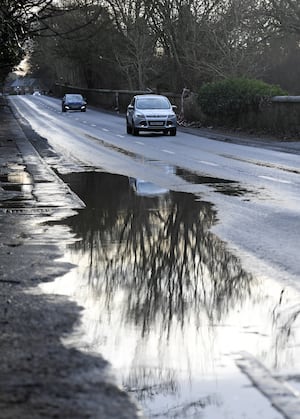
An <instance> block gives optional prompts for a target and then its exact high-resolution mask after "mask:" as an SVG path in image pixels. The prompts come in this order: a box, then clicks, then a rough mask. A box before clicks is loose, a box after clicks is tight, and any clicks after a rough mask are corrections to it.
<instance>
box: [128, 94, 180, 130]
mask: <svg viewBox="0 0 300 419" xmlns="http://www.w3.org/2000/svg"><path fill="white" fill-rule="evenodd" d="M174 109H176V106H174V105H171V103H170V102H169V99H168V98H167V97H166V96H162V95H153V94H151V95H136V96H134V97H133V99H132V101H131V102H130V104H129V106H128V107H127V114H126V128H127V134H133V135H138V134H139V132H140V131H156V132H163V133H164V134H165V135H166V134H168V133H170V135H176V130H177V117H176V114H175V112H174Z"/></svg>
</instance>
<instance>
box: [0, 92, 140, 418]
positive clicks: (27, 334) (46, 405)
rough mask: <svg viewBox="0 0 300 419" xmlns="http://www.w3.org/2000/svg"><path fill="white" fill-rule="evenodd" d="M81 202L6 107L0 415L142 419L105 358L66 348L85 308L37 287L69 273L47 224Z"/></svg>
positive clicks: (0, 216)
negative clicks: (138, 418)
mask: <svg viewBox="0 0 300 419" xmlns="http://www.w3.org/2000/svg"><path fill="white" fill-rule="evenodd" d="M82 205H83V203H82V202H81V201H80V200H79V199H78V198H76V197H75V196H74V195H72V192H71V191H70V190H69V189H68V187H67V186H66V185H65V184H64V183H63V182H61V181H60V180H59V178H58V177H57V176H56V175H55V173H54V172H52V171H51V169H49V168H48V167H47V166H46V165H45V164H44V163H43V160H42V159H41V158H40V157H39V155H38V154H37V152H36V151H35V149H34V148H33V147H32V145H31V144H30V142H29V141H28V139H27V138H26V137H25V135H24V132H23V131H22V129H21V128H20V126H19V125H18V123H17V121H16V119H15V117H14V116H13V114H12V113H11V110H10V108H9V107H8V106H7V104H6V103H4V102H3V100H2V98H1V102H0V307H1V309H0V324H1V333H0V359H1V374H0V418H1V419H9V418H11V419H16V418H22V419H27V418H28V419H29V418H30V419H34V418H124V419H132V418H137V417H141V413H140V411H139V409H138V407H137V406H136V404H135V403H134V402H133V400H131V399H130V397H129V396H128V394H127V393H126V392H125V391H123V390H122V389H120V388H119V387H118V385H117V384H116V382H115V379H114V377H112V376H111V373H110V367H109V365H108V363H107V362H106V361H105V360H104V359H103V358H101V357H100V356H99V355H97V356H92V355H90V354H84V353H82V352H79V351H77V350H75V349H73V348H68V347H66V346H64V345H63V344H62V343H61V338H62V337H63V336H65V335H66V334H68V333H70V332H71V331H72V330H73V328H74V326H75V325H76V323H77V322H78V321H79V316H80V310H81V308H80V307H78V306H77V305H76V304H75V303H74V302H72V301H70V300H67V299H66V298H64V297H62V296H55V295H51V296H47V295H45V294H42V293H41V291H39V289H38V285H39V284H41V283H42V282H47V281H51V280H53V279H54V278H56V277H58V276H61V275H63V274H65V273H66V272H67V271H68V270H69V269H70V268H71V265H70V264H67V263H64V262H62V261H59V258H60V257H62V255H63V249H62V248H60V246H59V237H61V235H64V238H65V239H66V241H69V242H72V240H74V238H73V237H72V236H71V234H70V233H69V232H68V230H66V229H65V227H63V226H51V225H50V224H49V223H48V221H49V218H50V217H51V219H56V220H57V219H60V218H63V217H65V216H67V215H70V214H71V213H72V211H73V210H74V208H80V207H81V206H82Z"/></svg>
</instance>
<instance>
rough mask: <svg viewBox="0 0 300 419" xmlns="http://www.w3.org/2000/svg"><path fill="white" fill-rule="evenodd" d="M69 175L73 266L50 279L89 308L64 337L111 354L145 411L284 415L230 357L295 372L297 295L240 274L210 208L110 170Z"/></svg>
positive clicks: (158, 414) (218, 416)
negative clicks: (77, 205) (290, 305)
mask: <svg viewBox="0 0 300 419" xmlns="http://www.w3.org/2000/svg"><path fill="white" fill-rule="evenodd" d="M63 179H64V181H65V182H66V183H68V184H69V185H70V187H71V188H72V190H73V191H74V192H75V193H76V194H78V195H79V197H80V198H81V199H82V200H83V201H84V202H85V204H86V208H85V209H83V210H80V212H79V213H78V215H76V216H74V217H72V218H69V219H67V220H65V221H64V224H67V225H68V226H69V227H70V228H71V230H72V232H73V233H74V234H75V235H76V237H77V238H78V240H77V241H76V242H75V243H73V244H72V245H70V246H69V248H68V252H67V254H66V256H65V257H66V259H67V260H68V261H71V262H73V263H74V264H76V265H78V268H75V269H74V270H73V271H71V272H70V273H69V274H67V275H66V276H65V277H63V278H61V279H58V280H57V281H55V283H53V284H46V285H44V287H45V288H47V290H48V291H50V292H55V293H63V294H68V295H70V296H71V297H72V298H74V299H76V301H77V302H78V303H79V304H80V305H82V306H83V307H84V309H85V310H84V311H83V320H82V324H81V325H80V326H79V328H78V330H77V331H76V333H74V335H73V336H72V337H69V338H68V339H66V342H68V343H69V344H72V345H74V344H76V345H77V346H79V347H80V348H81V349H82V350H85V351H92V352H94V353H101V354H102V355H103V356H104V357H105V358H106V359H108V360H109V361H110V362H111V364H112V367H113V370H114V373H115V375H116V377H117V379H118V380H119V382H120V385H122V386H123V387H124V388H125V389H126V390H127V391H128V392H130V393H131V394H132V395H133V396H134V397H135V398H136V399H137V400H138V402H139V403H140V405H141V406H142V407H143V409H144V412H145V415H146V416H147V417H149V418H210V419H211V418H213V419H222V418H234V419H241V418H257V417H259V416H260V417H265V418H269V417H272V419H273V418H276V419H278V418H280V417H281V416H280V415H279V413H278V414H277V413H276V412H275V415H274V412H273V411H272V408H271V405H270V403H269V401H268V400H267V399H266V398H265V397H263V396H262V395H261V394H260V393H259V392H258V391H257V390H255V389H254V388H253V387H251V384H250V381H249V380H248V379H247V378H246V377H245V376H244V375H242V374H241V373H240V371H239V369H238V367H237V365H236V363H235V361H234V360H235V357H237V356H239V354H240V352H241V351H247V352H249V353H251V354H252V355H253V356H255V357H256V358H258V359H259V360H261V361H262V362H263V363H264V364H265V365H266V366H267V367H269V368H271V369H273V370H276V369H277V368H285V369H286V370H292V369H293V367H294V366H295V365H296V359H299V356H298V357H297V356H296V355H298V351H299V349H298V348H297V346H296V343H295V336H294V335H293V333H292V334H291V333H290V332H291V330H292V329H291V328H290V330H289V334H288V333H287V331H288V330H287V327H285V322H286V321H288V319H291V318H292V316H291V314H292V313H290V315H286V314H285V316H282V315H281V311H280V310H281V306H282V304H283V299H284V300H285V301H286V302H287V301H288V299H289V298H290V299H291V301H292V298H293V297H292V296H289V294H288V291H287V290H286V289H284V290H283V289H282V287H280V286H279V285H277V284H276V283H273V282H272V281H271V280H269V279H267V278H253V277H252V276H251V275H250V274H249V273H247V272H245V271H244V269H243V267H242V266H241V263H240V261H239V259H238V258H237V257H235V256H234V255H233V254H231V253H230V252H229V251H228V250H227V248H226V245H225V244H224V243H223V242H222V241H221V240H219V238H218V237H216V236H215V235H214V234H212V233H211V231H210V228H211V227H212V225H214V223H215V222H216V221H217V219H216V213H215V211H214V209H213V207H212V206H211V205H210V204H209V203H207V202H201V201H199V198H198V197H197V198H196V197H195V196H193V195H192V194H184V193H178V192H172V191H167V190H165V189H162V188H160V187H158V186H156V185H153V184H151V183H148V182H144V181H141V180H138V179H128V178H127V177H122V176H117V175H111V174H107V173H95V172H91V173H76V174H70V175H65V176H64V177H63ZM294 314H295V311H294ZM295 320H296V319H295ZM253 400H255V402H253ZM270 412H273V413H272V416H270V414H271V413H270Z"/></svg>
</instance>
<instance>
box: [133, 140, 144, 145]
mask: <svg viewBox="0 0 300 419" xmlns="http://www.w3.org/2000/svg"><path fill="white" fill-rule="evenodd" d="M135 144H139V145H145V143H142V141H135Z"/></svg>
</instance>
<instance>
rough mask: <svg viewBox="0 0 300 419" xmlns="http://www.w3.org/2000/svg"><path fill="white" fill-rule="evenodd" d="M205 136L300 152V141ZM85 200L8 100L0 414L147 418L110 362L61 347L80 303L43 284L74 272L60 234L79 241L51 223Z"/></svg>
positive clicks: (1, 168) (0, 227) (0, 119)
mask: <svg viewBox="0 0 300 419" xmlns="http://www.w3.org/2000/svg"><path fill="white" fill-rule="evenodd" d="M182 129H188V128H182ZM203 134H206V135H207V136H208V137H210V138H212V139H219V140H220V139H221V140H223V141H232V142H238V143H241V144H247V145H257V146H259V142H261V143H263V145H264V147H270V148H273V149H278V150H281V151H284V150H287V149H289V150H290V151H293V152H295V153H299V152H300V147H299V146H300V142H295V141H276V142H274V141H272V139H265V140H264V141H262V140H261V139H255V138H254V137H242V136H237V135H228V134H224V133H221V132H212V131H211V130H207V132H206V133H205V132H204V131H203ZM83 205H84V204H83V202H81V201H80V199H78V197H77V196H76V195H74V194H73V193H72V191H71V190H69V188H68V186H67V185H66V184H65V183H63V182H62V181H61V180H60V179H59V178H58V177H57V176H56V174H55V173H54V172H53V171H52V170H51V169H50V168H49V167H48V166H47V165H46V164H45V163H44V161H43V159H42V158H41V157H40V155H39V154H38V153H37V152H36V150H35V149H34V147H33V146H32V145H31V142H30V141H28V138H27V137H26V135H25V134H24V131H23V130H22V129H21V127H20V125H19V124H18V122H17V120H16V118H15V116H14V115H13V114H12V112H11V110H10V108H9V106H8V104H7V103H6V102H4V101H3V99H2V98H0V284H1V285H0V286H1V288H0V302H1V311H0V323H1V334H0V355H1V360H2V362H1V376H0V418H5V419H6V418H25V419H27V418H28V419H29V418H30V419H34V418H120V419H122V418H132V419H134V418H137V417H142V413H141V411H140V409H139V407H138V406H137V405H136V404H135V402H134V401H133V400H132V399H131V398H130V396H129V395H128V394H127V393H126V392H125V391H123V390H122V389H120V388H119V387H118V385H117V384H116V382H115V379H114V377H113V376H112V375H111V371H110V366H109V364H108V363H107V361H106V360H104V359H103V358H101V357H100V356H99V355H95V356H93V355H91V354H85V353H82V352H80V351H77V350H75V349H74V348H71V347H67V346H66V345H63V344H62V342H61V339H62V338H63V337H64V336H66V335H68V334H69V333H71V332H72V330H73V329H74V327H75V326H76V324H77V323H78V321H79V318H80V312H81V308H80V307H79V306H78V305H76V304H75V303H74V302H73V301H71V300H69V299H67V298H66V297H63V296H61V295H45V294H43V293H42V292H41V291H39V288H38V285H39V284H41V283H42V282H49V281H51V280H53V279H54V278H57V277H59V276H62V275H64V274H65V273H67V272H68V271H69V270H70V268H72V265H70V264H69V263H65V262H64V261H63V260H62V259H60V258H61V257H62V256H63V253H64V251H63V248H61V247H60V244H59V238H60V237H61V236H62V235H63V236H64V241H65V242H69V243H71V242H72V241H74V240H75V238H74V237H73V236H72V234H71V233H70V231H69V230H68V229H66V227H64V226H63V225H59V224H57V225H55V226H54V225H52V224H51V223H49V221H50V219H51V220H60V219H63V218H65V217H67V216H70V215H72V213H74V210H76V209H77V208H82V206H83Z"/></svg>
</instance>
